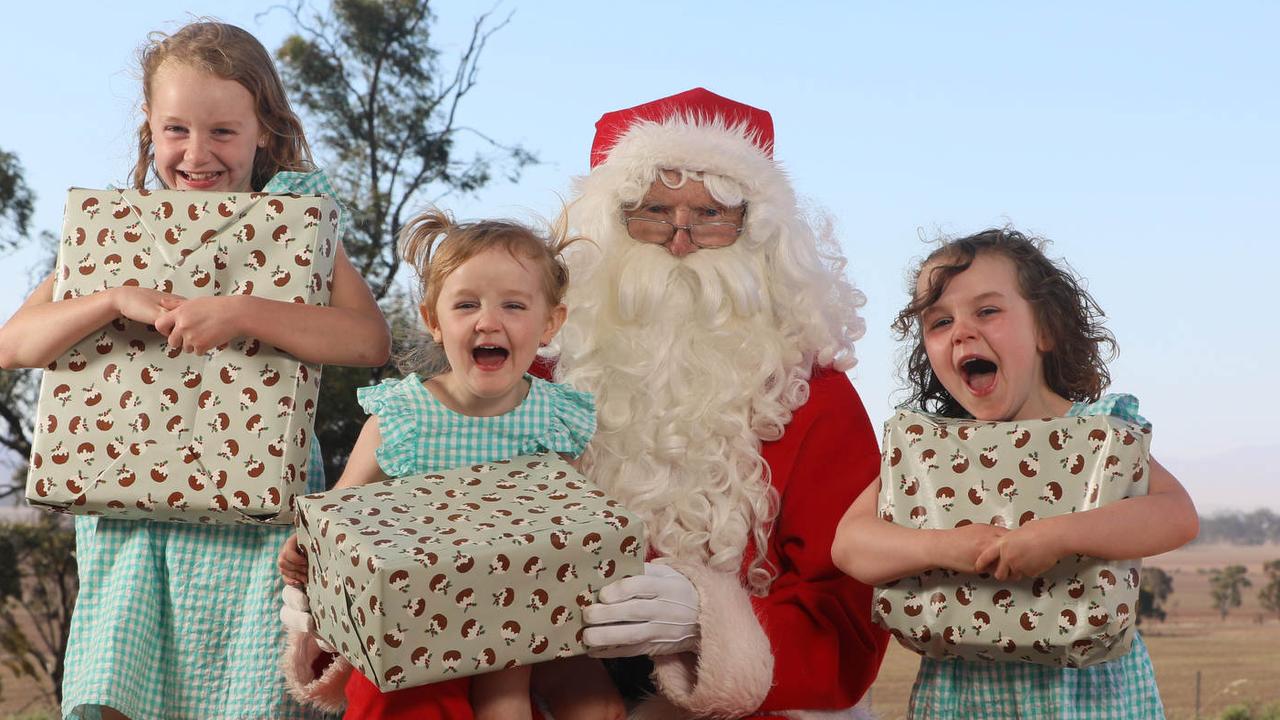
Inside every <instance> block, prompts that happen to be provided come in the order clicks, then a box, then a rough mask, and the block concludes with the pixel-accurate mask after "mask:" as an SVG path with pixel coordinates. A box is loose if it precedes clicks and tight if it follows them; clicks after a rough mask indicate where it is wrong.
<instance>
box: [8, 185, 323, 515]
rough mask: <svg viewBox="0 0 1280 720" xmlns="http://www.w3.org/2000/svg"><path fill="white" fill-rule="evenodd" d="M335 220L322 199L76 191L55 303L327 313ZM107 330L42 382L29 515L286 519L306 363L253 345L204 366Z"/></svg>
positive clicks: (306, 433) (305, 441)
mask: <svg viewBox="0 0 1280 720" xmlns="http://www.w3.org/2000/svg"><path fill="white" fill-rule="evenodd" d="M337 226H338V209H337V206H336V205H335V204H334V202H333V201H332V200H331V199H329V198H327V197H325V196H320V195H306V196H298V195H283V194H263V193H214V192H194V191H182V192H179V191H171V190H163V191H146V190H82V189H72V190H71V191H70V193H69V195H68V197H67V206H66V219H65V225H64V227H63V233H62V243H61V245H60V247H59V251H58V265H57V282H56V285H55V288H54V301H55V302H59V301H63V300H67V299H70V298H76V297H81V296H84V295H88V294H90V293H93V292H96V291H100V290H104V289H107V288H113V287H118V286H123V285H134V286H138V287H143V288H154V289H157V290H162V291H164V292H170V293H175V294H177V295H181V296H184V297H188V298H192V297H202V296H215V295H235V294H243V295H253V296H256V297H262V298H268V299H272V300H281V301H285V302H296V303H310V304H315V305H323V304H326V303H327V302H328V299H329V289H330V275H331V271H332V268H333V256H334V252H335V250H336V244H337V238H336V231H337ZM181 350H182V349H181V348H178V347H170V346H169V345H168V344H167V343H166V338H165V336H164V335H162V334H160V333H159V332H157V331H156V330H155V328H153V327H151V326H149V325H144V324H142V323H138V322H134V321H132V320H126V319H123V318H118V319H116V320H114V321H112V322H111V323H109V324H107V325H106V326H104V327H102V328H100V329H98V330H96V331H94V332H92V333H90V334H89V335H88V336H87V337H86V338H85V339H84V340H82V341H81V342H79V343H77V344H76V345H75V346H74V347H72V348H71V350H70V351H69V352H67V353H66V354H65V355H63V356H62V357H60V358H58V359H57V360H56V361H54V362H53V363H51V364H50V365H49V366H48V368H47V369H46V370H45V372H44V378H43V380H42V382H41V387H40V400H39V406H38V410H37V420H36V434H35V440H34V443H33V450H32V455H31V467H30V474H29V476H28V480H27V499H28V501H29V502H30V503H31V504H32V505H36V506H41V507H45V508H49V509H52V510H60V511H66V512H72V513H77V514H88V515H98V514H100V515H109V516H112V517H117V518H134V519H148V520H171V521H180V522H217V523H256V522H271V523H289V522H291V521H292V501H293V497H294V495H295V494H300V493H301V492H304V491H305V490H304V488H305V485H306V472H307V456H308V451H309V446H310V443H311V428H312V423H313V416H314V413H315V403H316V396H317V393H318V391H319V384H320V367H319V366H318V365H309V364H306V363H302V362H300V361H298V360H297V359H295V358H293V357H292V356H290V355H288V354H287V353H285V352H284V351H281V350H278V349H276V348H273V347H271V346H269V345H266V344H264V343H260V342H259V341H257V340H253V339H243V338H242V339H237V340H235V341H233V342H231V343H230V344H228V345H226V346H224V347H221V348H217V349H214V350H211V351H210V352H207V353H205V354H203V355H193V354H190V353H183V352H181Z"/></svg>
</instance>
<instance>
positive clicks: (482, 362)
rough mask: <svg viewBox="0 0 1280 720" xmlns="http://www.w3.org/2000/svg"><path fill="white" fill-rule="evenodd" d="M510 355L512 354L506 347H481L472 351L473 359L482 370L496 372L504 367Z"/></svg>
mask: <svg viewBox="0 0 1280 720" xmlns="http://www.w3.org/2000/svg"><path fill="white" fill-rule="evenodd" d="M510 354H511V352H510V351H508V350H507V349H506V348H504V347H498V346H497V345H480V346H478V347H476V348H474V349H472V350H471V359H472V360H475V362H476V365H477V366H478V367H480V368H481V369H484V370H495V369H497V368H500V367H502V364H503V363H505V362H506V361H507V357H508V356H509V355H510Z"/></svg>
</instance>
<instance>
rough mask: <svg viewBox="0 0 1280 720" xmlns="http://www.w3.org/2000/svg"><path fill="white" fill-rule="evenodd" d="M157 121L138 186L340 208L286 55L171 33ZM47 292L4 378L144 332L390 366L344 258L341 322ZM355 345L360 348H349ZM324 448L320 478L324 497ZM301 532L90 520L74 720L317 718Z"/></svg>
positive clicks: (81, 559)
mask: <svg viewBox="0 0 1280 720" xmlns="http://www.w3.org/2000/svg"><path fill="white" fill-rule="evenodd" d="M141 65H142V89H143V98H144V100H143V104H142V112H143V115H144V118H143V121H142V123H141V125H140V126H139V128H138V160H137V164H136V166H135V168H134V171H133V185H134V187H136V188H144V187H146V186H147V181H148V177H149V176H150V175H154V176H155V177H156V178H157V179H158V180H159V186H160V187H163V188H167V189H171V190H218V191H226V192H249V191H267V192H326V193H327V192H331V188H330V187H329V184H328V181H327V180H326V178H325V177H324V175H323V174H322V173H320V172H317V171H316V170H315V169H314V167H313V166H312V163H311V154H310V151H309V149H308V146H307V142H306V138H305V137H304V135H303V132H302V126H301V123H300V122H299V121H298V118H297V116H296V115H295V114H294V113H293V111H292V110H291V109H290V107H289V103H288V100H287V99H286V97H285V91H284V87H283V85H282V84H281V82H280V78H279V75H278V74H277V73H276V69H275V66H274V64H273V63H272V61H271V57H270V55H268V54H267V51H266V49H265V48H263V47H262V45H261V43H259V42H258V41H257V40H256V39H255V38H254V37H253V36H252V35H250V34H249V33H247V32H245V31H244V30H241V29H240V28H237V27H234V26H231V25H225V24H222V23H216V22H195V23H191V24H189V25H187V26H185V27H183V28H182V29H180V30H178V31H177V32H175V33H173V34H172V35H168V36H166V35H163V34H160V33H155V34H153V35H152V36H151V38H150V40H149V42H148V43H147V44H146V45H145V46H144V47H143V48H142V50H141ZM53 284H54V277H53V276H52V275H51V276H50V277H49V278H47V279H45V281H44V282H42V283H40V285H39V286H38V287H36V289H35V291H34V292H32V294H31V296H30V297H29V298H27V300H26V302H25V303H23V305H22V307H20V308H19V309H18V311H17V312H16V313H15V314H14V316H13V317H12V318H10V319H9V321H8V322H6V323H5V325H4V327H3V328H0V365H2V366H3V367H6V368H13V367H33V368H34V367H43V366H44V365H46V364H48V363H49V362H51V361H52V360H54V359H56V358H57V357H59V356H60V355H62V354H63V353H64V352H66V351H67V350H68V349H70V348H71V346H73V345H74V344H75V343H77V342H79V341H80V340H81V339H82V338H84V337H85V336H86V335H89V334H90V333H92V332H94V331H95V330H96V329H97V328H100V327H102V326H103V325H105V324H106V323H108V322H111V321H112V320H114V319H116V318H119V317H126V318H129V319H131V320H135V321H138V322H141V323H145V324H148V325H154V326H155V327H156V329H157V330H158V331H159V332H160V333H162V334H164V335H166V336H167V338H168V343H169V344H170V345H171V346H173V347H180V348H182V349H183V351H185V352H189V353H195V354H202V353H204V352H206V351H208V350H209V349H211V348H214V347H217V346H219V345H221V344H223V343H226V342H229V341H230V340H233V339H235V338H238V337H253V338H257V339H260V340H262V341H263V342H267V343H270V344H271V345H274V346H276V347H279V348H281V349H283V350H286V351H288V352H289V353H291V354H292V355H294V356H295V357H297V358H299V359H300V360H303V361H305V362H311V363H324V364H338V365H362V366H374V365H380V364H382V363H384V362H385V361H386V359H387V356H388V354H389V350H390V339H389V334H388V331H387V326H386V322H385V321H384V320H383V317H382V313H381V312H380V311H379V310H378V306H377V304H376V303H375V302H374V299H373V296H372V294H371V293H370V292H369V289H368V287H367V286H366V285H365V283H364V281H363V279H362V278H361V277H360V276H359V275H358V274H357V273H356V271H355V269H354V268H353V267H352V265H351V262H350V261H349V260H348V259H347V256H346V253H345V251H344V250H342V249H341V246H339V250H338V253H337V258H336V263H335V268H334V272H333V288H332V298H331V301H330V306H328V307H318V306H310V305H301V304H293V303H286V302H277V301H272V300H265V299H261V298H255V297H251V296H243V295H236V296H223V297H203V298H184V297H180V296H177V295H172V294H168V293H163V292H159V291H157V290H148V289H144V288H139V287H127V286H126V287H117V288H111V289H109V290H103V291H100V292H97V293H93V294H91V295H88V296H85V297H80V298H75V299H69V300H62V301H59V302H53V297H52V296H53ZM334 338H342V339H343V342H334ZM318 453H319V449H318V447H317V445H316V444H315V443H313V444H312V457H311V461H310V462H311V465H310V472H309V474H308V477H309V478H313V479H315V481H316V482H317V483H320V484H317V485H316V486H314V487H313V489H316V490H318V489H323V485H322V483H323V478H322V475H323V471H322V466H321V464H320V460H319V454H318ZM288 534H289V531H288V528H271V527H248V526H197V525H185V524H165V523H153V522H145V521H132V520H110V519H105V518H93V517H77V518H76V556H77V562H78V564H79V570H80V594H79V597H78V598H77V601H76V607H75V613H74V615H73V617H72V622H71V631H70V632H71V634H70V639H69V641H68V648H67V656H66V670H65V675H64V682H63V708H62V711H63V714H64V715H65V716H67V717H106V718H120V717H126V718H131V719H133V720H144V719H152V718H154V719H155V720H161V719H169V718H231V717H235V718H264V719H266V718H276V719H278V718H303V717H312V716H314V715H315V712H314V711H305V710H304V709H303V708H302V707H301V706H299V705H298V704H297V703H296V702H294V701H293V700H292V699H291V698H289V697H288V694H287V692H286V690H285V686H284V680H283V678H282V677H281V675H280V673H279V670H278V668H277V662H278V658H279V654H280V652H281V650H282V648H283V641H284V637H283V633H282V632H281V631H280V630H279V626H278V623H277V622H276V621H275V616H276V614H277V612H278V608H279V595H280V591H281V588H282V584H281V582H280V579H279V577H278V575H277V573H276V572H275V566H274V561H275V557H276V551H277V549H278V548H279V547H280V543H281V542H283V541H284V539H285V538H286V537H288Z"/></svg>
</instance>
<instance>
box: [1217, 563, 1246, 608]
mask: <svg viewBox="0 0 1280 720" xmlns="http://www.w3.org/2000/svg"><path fill="white" fill-rule="evenodd" d="M1247 574H1248V570H1247V569H1246V568H1245V566H1243V565H1228V566H1227V567H1225V568H1214V569H1213V570H1210V571H1209V594H1210V595H1211V596H1212V597H1213V606H1214V607H1216V608H1217V609H1218V612H1219V613H1221V615H1222V619H1223V620H1226V619H1227V613H1228V612H1229V611H1230V610H1231V608H1238V607H1240V603H1241V602H1242V597H1241V590H1243V589H1244V588H1247V587H1253V583H1252V582H1251V581H1250V580H1249V578H1248V577H1247Z"/></svg>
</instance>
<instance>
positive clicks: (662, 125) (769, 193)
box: [550, 89, 865, 593]
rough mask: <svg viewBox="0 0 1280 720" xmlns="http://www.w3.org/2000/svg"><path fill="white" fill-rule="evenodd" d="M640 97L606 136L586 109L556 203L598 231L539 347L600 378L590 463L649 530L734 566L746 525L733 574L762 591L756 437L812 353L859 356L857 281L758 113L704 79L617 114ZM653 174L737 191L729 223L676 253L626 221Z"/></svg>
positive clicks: (724, 196)
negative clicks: (655, 111)
mask: <svg viewBox="0 0 1280 720" xmlns="http://www.w3.org/2000/svg"><path fill="white" fill-rule="evenodd" d="M686 96H688V97H687V100H688V101H687V102H679V101H678V100H679V99H680V98H682V97H686ZM673 100H675V101H677V102H670V101H673ZM659 102H663V101H659ZM650 105H652V104H650ZM644 107H646V106H640V107H639V108H632V109H631V110H628V111H620V113H617V114H611V115H621V117H620V118H616V120H617V121H618V122H625V125H624V126H622V127H620V128H614V129H615V130H616V132H615V133H614V136H613V137H607V135H608V133H606V132H605V130H606V128H605V127H603V126H605V125H606V123H607V121H609V120H610V117H611V115H606V116H605V118H604V119H602V120H601V125H599V126H598V128H600V133H599V134H598V136H597V152H596V154H594V155H593V164H594V165H595V167H594V168H593V170H592V171H591V173H590V174H589V175H587V176H586V177H584V178H580V179H579V181H578V183H577V187H576V190H577V193H576V199H574V200H573V202H572V203H571V204H570V205H569V207H568V209H567V213H568V222H569V226H570V227H571V228H572V230H573V231H574V232H576V233H578V234H581V235H583V236H585V237H587V238H588V239H590V240H591V241H592V242H590V243H579V244H578V246H577V248H576V250H573V251H571V252H570V253H569V257H568V262H569V266H570V278H571V279H570V287H569V291H568V294H567V295H566V303H567V304H568V307H569V318H568V321H567V322H566V324H565V326H564V329H563V330H562V331H561V333H560V335H559V337H558V338H557V340H556V342H555V343H554V344H553V345H552V347H551V348H550V354H552V355H556V354H558V356H559V359H558V362H557V368H556V376H557V379H558V380H560V381H561V382H566V383H568V384H570V385H572V386H574V387H577V388H579V389H583V390H588V391H590V392H593V393H594V394H595V395H596V401H597V407H598V412H599V428H600V429H599V431H598V433H597V435H596V437H595V439H594V440H593V441H592V443H591V446H590V448H589V449H588V452H587V455H586V457H585V465H586V468H587V470H588V473H589V474H590V476H591V477H592V479H593V480H595V482H597V483H598V484H600V485H601V486H602V487H604V488H605V489H607V490H608V491H609V492H610V493H611V494H613V495H614V496H615V497H617V498H618V499H619V500H620V501H621V502H622V503H623V504H624V505H625V506H627V507H628V508H630V509H632V510H633V511H635V512H637V513H639V514H640V515H641V516H642V517H644V518H645V519H646V529H647V530H648V533H649V537H648V540H649V543H650V545H651V546H652V547H653V548H654V549H656V550H657V551H658V552H659V553H661V554H662V555H665V556H668V557H674V558H678V559H682V560H687V561H697V562H701V563H705V564H707V565H709V566H711V567H712V568H715V569H719V570H723V571H726V572H738V571H739V569H740V568H741V567H742V563H743V559H744V556H745V555H746V554H747V553H748V541H750V542H751V543H753V544H754V548H755V552H754V553H753V555H752V559H751V563H750V564H749V566H748V570H747V576H746V578H745V579H746V581H747V583H748V585H749V586H750V588H751V589H752V590H753V591H754V592H757V593H764V592H766V591H767V589H768V585H769V583H770V581H771V580H772V577H773V575H774V573H773V570H772V569H771V568H769V567H767V565H766V563H765V560H764V556H765V552H766V549H767V545H766V542H767V539H768V535H769V531H770V526H771V523H772V521H773V518H774V516H775V515H776V513H777V510H778V497H777V495H776V492H775V491H774V490H773V488H772V485H771V484H770V481H769V477H768V472H769V470H768V467H767V466H766V465H765V463H764V462H763V460H762V458H761V455H760V447H761V443H762V442H765V441H770V440H776V439H778V438H779V437H781V436H782V432H783V429H784V428H785V427H786V425H787V423H789V422H790V420H791V415H792V412H793V411H794V410H795V409H796V408H798V407H800V406H801V405H803V404H804V403H805V401H806V400H808V393H809V384H808V380H809V377H810V375H811V373H812V371H813V369H814V367H815V366H829V367H833V368H835V369H838V370H848V369H850V368H852V367H853V366H854V364H855V363H856V359H855V356H854V350H853V343H854V341H855V340H857V339H858V338H860V337H861V336H862V334H863V332H864V328H865V324H864V322H863V320H862V318H861V317H859V315H858V308H859V307H861V306H862V305H863V304H864V303H865V298H864V296H863V295H862V293H861V292H859V291H858V290H856V289H854V287H853V286H852V285H851V284H850V283H849V281H848V280H847V279H846V278H845V276H844V267H845V260H844V259H843V257H842V256H841V253H840V251H839V246H838V245H837V243H836V242H835V240H834V239H833V237H832V228H831V224H830V223H829V222H827V221H826V220H825V219H823V218H818V219H817V221H816V222H814V221H811V220H810V218H808V217H806V214H805V213H804V212H802V210H801V208H800V207H799V205H798V204H797V201H796V196H795V193H794V191H793V190H792V188H791V184H790V182H789V181H788V179H787V176H786V174H785V173H784V172H783V171H782V169H781V168H780V167H779V166H778V164H777V163H776V162H775V161H774V160H773V158H772V125H771V122H768V115H767V113H763V111H760V110H756V109H755V108H750V107H748V106H744V105H741V104H739V103H734V102H733V101H731V100H727V99H725V98H721V97H719V96H716V95H714V94H712V93H709V92H707V91H705V90H701V89H699V90H694V91H690V92H689V93H682V94H681V95H679V96H675V97H674V98H669V99H667V104H666V105H665V106H664V108H667V109H669V110H670V112H664V113H662V114H661V115H660V116H659V117H656V118H654V117H652V115H651V114H650V116H649V117H644V115H645V113H640V114H639V116H628V115H627V114H628V113H634V111H636V110H639V109H641V108H644ZM721 107H725V108H729V109H730V110H731V111H729V112H719V108H721ZM743 109H745V111H744V110H743ZM712 111H714V112H712ZM748 113H753V114H748ZM761 114H763V117H764V119H765V121H764V122H762V121H761V119H760V118H761ZM615 124H616V123H615ZM602 136H606V140H607V145H605V146H601V137H602ZM655 181H660V182H663V183H665V184H667V185H668V186H671V187H680V186H681V185H683V184H685V183H687V182H691V181H697V182H702V183H703V184H704V185H705V187H706V189H707V191H708V192H709V193H710V194H711V195H712V197H713V198H715V199H716V201H717V202H719V203H721V204H723V205H725V206H726V207H737V206H740V205H742V204H744V203H745V204H746V216H745V222H744V230H743V232H742V235H741V236H740V237H739V239H738V241H737V242H736V243H734V244H733V245H732V246H729V247H727V248H722V249H714V250H710V249H704V250H699V251H698V252H694V253H692V254H690V255H688V256H687V257H685V258H676V257H673V256H672V255H670V254H669V253H668V252H667V250H666V249H665V248H663V247H662V246H658V245H653V244H646V243H640V242H637V241H636V240H634V239H632V238H631V237H630V236H629V235H628V234H627V231H626V228H625V226H624V224H623V219H622V217H623V210H624V208H633V207H635V206H636V205H637V204H638V203H639V202H640V201H641V200H642V199H643V197H644V195H645V193H647V192H648V190H649V188H650V187H651V186H652V184H653V183H654V182H655Z"/></svg>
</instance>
